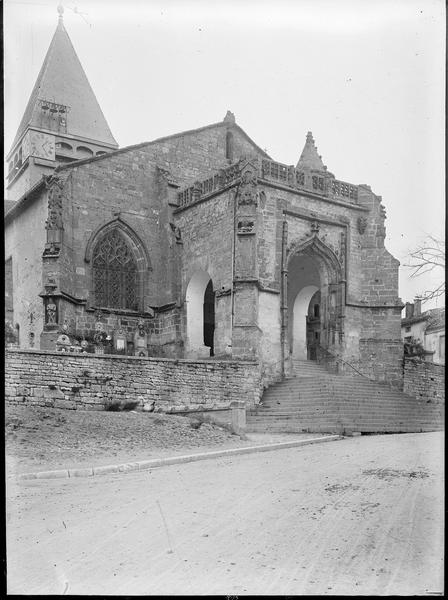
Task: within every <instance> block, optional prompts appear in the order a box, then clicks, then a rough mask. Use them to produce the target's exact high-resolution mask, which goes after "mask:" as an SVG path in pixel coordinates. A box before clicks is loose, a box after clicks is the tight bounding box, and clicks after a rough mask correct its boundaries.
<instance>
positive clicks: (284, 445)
mask: <svg viewBox="0 0 448 600" xmlns="http://www.w3.org/2000/svg"><path fill="white" fill-rule="evenodd" d="M341 439H343V436H341V435H339V434H335V435H325V436H318V435H316V436H315V437H308V438H307V439H299V440H293V441H288V442H277V443H267V444H254V445H248V446H245V447H242V448H226V449H223V450H215V451H211V452H210V451H209V452H198V453H196V454H187V455H178V456H168V457H164V458H153V459H150V460H141V461H129V462H125V463H118V464H110V465H103V466H99V467H94V466H92V467H81V468H74V469H58V470H55V471H39V472H37V473H20V474H18V475H17V479H18V480H22V481H23V480H30V479H31V480H33V479H61V478H63V479H67V478H75V477H92V476H94V475H107V474H112V473H128V472H131V471H146V470H148V469H154V468H157V467H164V466H169V465H178V464H184V463H190V462H196V461H199V460H207V459H213V458H222V457H229V456H238V455H242V454H252V453H256V452H269V451H272V450H286V449H289V448H297V447H300V446H306V445H308V444H322V443H325V442H334V441H337V440H341Z"/></svg>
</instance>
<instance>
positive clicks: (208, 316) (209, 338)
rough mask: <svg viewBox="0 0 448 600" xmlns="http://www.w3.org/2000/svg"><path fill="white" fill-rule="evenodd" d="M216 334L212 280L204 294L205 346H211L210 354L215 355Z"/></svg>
mask: <svg viewBox="0 0 448 600" xmlns="http://www.w3.org/2000/svg"><path fill="white" fill-rule="evenodd" d="M214 335H215V293H214V291H213V283H212V280H211V279H210V281H209V282H208V284H207V287H206V288H205V294H204V346H207V347H208V348H210V356H213V355H214V348H213V341H214Z"/></svg>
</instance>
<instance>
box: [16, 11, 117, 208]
mask: <svg viewBox="0 0 448 600" xmlns="http://www.w3.org/2000/svg"><path fill="white" fill-rule="evenodd" d="M58 13H59V18H58V25H57V27H56V31H55V33H54V35H53V39H52V40H51V43H50V47H49V49H48V51H47V54H46V56H45V59H44V62H43V64H42V67H41V69H40V71H39V75H38V77H37V80H36V83H35V85H34V88H33V91H32V92H31V96H30V99H29V100H28V104H27V106H26V109H25V113H24V115H23V117H22V120H21V122H20V125H19V127H18V129H17V133H16V136H15V138H14V142H13V144H12V147H11V150H10V152H9V153H8V155H7V157H6V162H7V167H6V172H7V196H8V199H9V200H17V199H19V198H20V197H21V196H23V194H25V193H26V192H27V191H29V190H30V189H31V188H32V187H33V186H34V185H35V184H36V183H37V182H38V181H39V180H40V179H41V178H42V176H43V175H49V174H50V173H51V172H52V171H53V170H54V168H55V167H56V166H57V165H59V164H61V163H65V162H72V161H74V160H79V159H82V158H89V157H94V156H100V155H101V154H105V153H107V152H111V151H112V150H116V149H117V148H118V144H117V142H116V141H115V139H114V137H113V135H112V133H111V131H110V129H109V126H108V124H107V122H106V119H105V117H104V115H103V113H102V111H101V108H100V106H99V104H98V101H97V99H96V97H95V94H94V93H93V90H92V88H91V87H90V84H89V82H88V80H87V77H86V75H85V73H84V70H83V68H82V66H81V63H80V62H79V59H78V56H77V55H76V52H75V49H74V48H73V45H72V43H71V41H70V38H69V36H68V34H67V31H66V30H65V27H64V21H63V15H64V8H63V7H62V6H58Z"/></svg>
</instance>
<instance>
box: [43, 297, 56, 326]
mask: <svg viewBox="0 0 448 600" xmlns="http://www.w3.org/2000/svg"><path fill="white" fill-rule="evenodd" d="M57 308H58V307H57V306H56V304H55V302H54V299H53V298H48V302H47V305H46V307H45V323H46V324H47V325H56V323H57Z"/></svg>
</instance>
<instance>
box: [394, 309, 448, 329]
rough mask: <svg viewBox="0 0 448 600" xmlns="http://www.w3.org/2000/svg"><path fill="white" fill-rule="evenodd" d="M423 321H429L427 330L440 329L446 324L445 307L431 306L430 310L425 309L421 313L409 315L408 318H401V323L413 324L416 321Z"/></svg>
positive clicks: (403, 324)
mask: <svg viewBox="0 0 448 600" xmlns="http://www.w3.org/2000/svg"><path fill="white" fill-rule="evenodd" d="M421 321H427V323H428V324H427V326H426V329H425V331H426V332H428V331H431V330H432V331H435V330H436V329H440V328H441V327H444V326H445V308H431V309H430V310H425V311H424V312H422V313H420V314H419V315H414V316H412V317H409V318H408V319H406V318H404V319H401V325H402V326H405V325H412V324H414V323H420V322H421Z"/></svg>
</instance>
